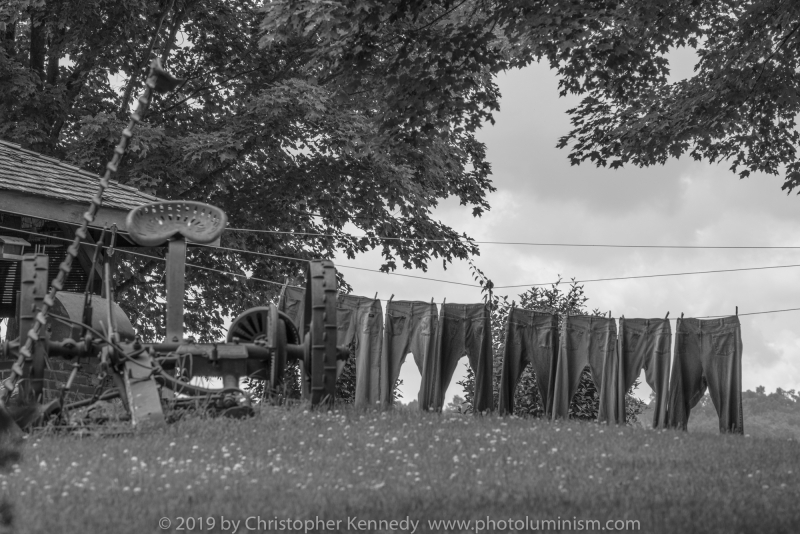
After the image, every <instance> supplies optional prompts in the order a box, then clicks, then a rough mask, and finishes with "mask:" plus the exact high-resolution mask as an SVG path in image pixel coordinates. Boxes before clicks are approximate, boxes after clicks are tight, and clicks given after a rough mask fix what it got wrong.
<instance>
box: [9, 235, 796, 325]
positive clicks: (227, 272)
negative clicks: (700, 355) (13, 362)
mask: <svg viewBox="0 0 800 534" xmlns="http://www.w3.org/2000/svg"><path fill="white" fill-rule="evenodd" d="M0 229H2V230H13V231H18V232H19V231H21V230H20V229H19V228H11V227H7V226H1V225H0ZM25 232H26V233H29V234H33V235H36V236H39V237H46V238H49V239H53V240H56V241H64V242H69V243H71V242H72V239H67V238H63V237H56V236H50V235H46V234H40V233H37V232H31V231H27V230H26V231H25ZM84 246H88V247H94V246H97V245H96V244H91V243H84ZM212 248H213V247H212ZM231 250H234V251H240V250H239V249H231ZM117 252H119V253H121V254H130V255H133V256H139V257H143V258H148V259H152V260H156V261H160V262H166V259H165V258H160V257H158V256H151V255H149V254H143V253H141V252H134V251H131V250H123V249H117ZM240 252H250V251H240ZM256 254H263V253H258V252H256ZM304 261H305V260H304ZM186 266H187V267H190V268H193V269H200V270H204V271H210V272H216V273H220V274H225V275H230V276H235V277H237V278H244V279H245V280H253V281H256V282H262V283H266V284H272V285H276V286H283V285H284V283H283V282H275V281H273V280H266V279H264V278H257V277H254V276H247V275H246V274H243V273H234V272H231V271H224V270H221V269H214V268H212V267H205V266H202V265H196V264H193V263H187V264H186ZM341 267H345V268H348V267H350V266H346V265H344V266H340V265H337V268H341ZM788 267H800V265H784V266H770V267H753V268H748V269H724V270H717V271H699V272H698V273H716V272H730V271H739V270H761V269H781V268H788ZM350 268H353V269H359V270H367V271H368V270H370V269H365V268H361V267H350ZM377 272H380V271H377ZM384 274H395V275H400V276H408V277H413V278H421V279H423V280H435V281H441V282H448V283H456V284H458V285H465V286H469V287H481V286H479V285H478V284H465V283H461V282H450V281H446V280H436V279H432V278H425V277H417V276H413V275H403V274H402V273H384ZM686 274H695V273H676V274H673V275H670V274H656V275H645V276H642V277H647V278H652V277H662V276H680V275H686ZM628 278H637V277H620V278H613V279H595V280H576V281H575V282H576V283H585V282H596V281H605V280H618V279H619V280H622V279H628ZM553 283H555V282H551V283H547V284H531V285H513V286H494V288H495V289H504V288H513V287H531V286H534V285H552V284H553ZM288 287H295V288H298V289H302V287H301V286H288ZM377 300H380V301H381V302H389V299H377ZM434 304H443V303H439V302H434ZM509 307H510V305H509ZM790 311H800V308H786V309H781V310H766V311H759V312H750V313H740V314H739V315H742V316H745V315H764V314H771V313H784V312H790ZM719 317H727V315H706V316H700V317H695V318H696V319H712V318H719ZM670 320H676V318H670Z"/></svg>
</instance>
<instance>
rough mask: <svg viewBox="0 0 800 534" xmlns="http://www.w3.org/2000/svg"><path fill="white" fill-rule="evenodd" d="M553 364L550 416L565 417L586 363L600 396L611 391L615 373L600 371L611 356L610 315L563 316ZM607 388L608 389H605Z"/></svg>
mask: <svg viewBox="0 0 800 534" xmlns="http://www.w3.org/2000/svg"><path fill="white" fill-rule="evenodd" d="M563 321H564V322H563V325H562V334H561V339H560V344H559V352H558V362H557V364H556V376H555V387H554V394H553V415H552V417H553V419H558V418H564V419H567V418H569V406H570V403H571V402H572V397H573V396H574V395H575V392H576V391H578V385H579V384H580V379H581V373H582V372H583V370H584V368H586V366H587V365H588V366H589V368H590V370H591V372H592V378H593V380H594V383H595V386H596V387H597V390H598V393H599V394H600V397H601V398H603V396H604V395H609V394H610V393H609V392H610V391H613V384H614V381H615V380H616V378H617V377H616V376H614V375H613V374H612V373H604V371H605V368H606V362H607V361H608V359H609V358H611V357H613V354H614V350H615V345H616V343H617V327H616V323H615V322H614V320H613V319H609V318H605V317H595V316H592V315H579V316H565V317H564V320H563ZM609 388H611V389H609Z"/></svg>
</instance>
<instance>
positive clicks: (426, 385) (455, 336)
mask: <svg viewBox="0 0 800 534" xmlns="http://www.w3.org/2000/svg"><path fill="white" fill-rule="evenodd" d="M435 343H436V344H435V350H434V351H433V354H432V357H431V358H428V359H427V360H426V361H424V362H423V368H422V388H421V389H420V395H419V401H420V406H421V408H422V409H423V410H441V409H442V406H443V405H444V395H445V393H446V392H447V387H448V386H449V385H450V381H451V380H452V379H453V373H454V372H455V370H456V367H457V365H458V360H460V359H461V357H462V356H464V354H466V355H467V358H468V359H469V364H470V366H471V367H472V371H473V372H474V373H475V392H474V397H473V404H472V406H473V409H474V413H476V414H478V413H480V412H484V411H488V410H491V409H492V407H493V404H494V399H493V394H492V327H491V317H490V315H489V310H488V308H487V307H486V305H484V304H443V305H442V308H441V310H440V314H439V329H438V330H437V332H436V342H435Z"/></svg>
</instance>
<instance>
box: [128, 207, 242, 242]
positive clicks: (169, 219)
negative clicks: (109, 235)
mask: <svg viewBox="0 0 800 534" xmlns="http://www.w3.org/2000/svg"><path fill="white" fill-rule="evenodd" d="M126 223H127V226H128V233H129V234H130V236H131V239H133V240H134V241H136V243H138V244H139V245H142V246H143V247H154V246H157V245H161V244H163V243H164V242H165V241H167V240H169V239H170V238H172V237H174V236H176V235H182V236H183V237H185V238H186V239H189V240H191V241H193V242H195V243H199V244H201V245H202V244H205V243H210V242H212V241H214V240H215V239H217V238H218V237H219V236H220V234H222V231H223V230H225V226H226V225H227V224H228V216H227V215H225V212H224V211H222V210H221V209H219V208H217V207H216V206H210V205H208V204H203V203H202V202H192V201H184V200H173V201H164V202H153V203H152V204H145V205H144V206H139V207H138V208H136V209H133V210H131V211H130V213H128V217H127V219H126Z"/></svg>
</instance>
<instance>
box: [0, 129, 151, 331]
mask: <svg viewBox="0 0 800 534" xmlns="http://www.w3.org/2000/svg"><path fill="white" fill-rule="evenodd" d="M99 180H100V178H99V177H98V176H97V175H95V174H92V173H90V172H87V171H84V170H82V169H79V168H78V167H75V166H73V165H69V164H67V163H64V162H63V161H59V160H57V159H53V158H49V157H47V156H43V155H42V154H39V153H36V152H33V151H30V150H26V149H24V148H22V147H21V146H19V145H16V144H13V143H9V142H6V141H3V140H0V247H2V248H3V249H4V250H2V251H0V317H14V316H15V315H16V309H17V304H16V292H17V289H18V288H19V260H20V259H21V254H24V253H32V252H42V253H45V254H47V255H48V256H49V267H50V269H49V276H50V279H51V280H52V279H54V278H55V276H56V274H58V266H59V264H60V263H61V262H62V261H63V259H64V257H65V256H66V250H67V246H69V243H68V242H66V241H63V240H61V239H58V238H62V239H63V238H66V239H72V238H73V236H74V231H75V229H76V228H77V227H78V226H79V225H80V224H81V222H82V220H83V213H84V212H85V211H86V210H87V208H88V206H89V203H90V201H91V198H92V197H93V196H94V195H95V194H96V193H97V185H98V182H99ZM158 200H159V199H158V198H157V197H155V196H153V195H148V194H146V193H142V192H141V191H139V190H137V189H136V188H134V187H130V186H126V185H122V184H120V183H118V182H115V181H111V182H110V183H109V187H108V189H106V191H105V193H104V195H103V205H102V207H101V208H100V210H99V212H98V214H97V217H96V218H95V220H94V222H93V223H92V224H91V225H90V231H89V238H88V239H87V240H86V242H88V244H92V243H94V242H95V240H96V239H99V234H100V231H101V229H102V228H103V226H104V225H108V227H111V225H113V224H116V225H117V228H118V229H119V230H122V231H124V230H125V217H126V216H127V214H128V212H129V211H130V210H131V209H133V208H136V207H138V206H141V205H142V204H146V203H149V202H155V201H158ZM117 246H120V247H136V246H137V245H136V244H135V243H133V242H131V241H128V240H127V239H126V237H125V235H124V234H118V236H117ZM6 247H8V253H6V252H5V248H6ZM93 251H94V247H91V246H84V247H81V250H80V253H79V255H78V258H77V259H78V262H77V263H75V264H73V269H72V272H71V273H70V275H69V277H68V279H67V281H66V284H65V285H64V290H65V291H70V292H75V293H83V292H84V290H85V288H86V283H87V280H88V273H89V271H90V269H91V265H92V254H93ZM102 288H103V283H102V272H101V270H100V269H98V271H97V272H96V276H95V286H94V292H95V293H96V294H98V295H99V294H101V293H102Z"/></svg>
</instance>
